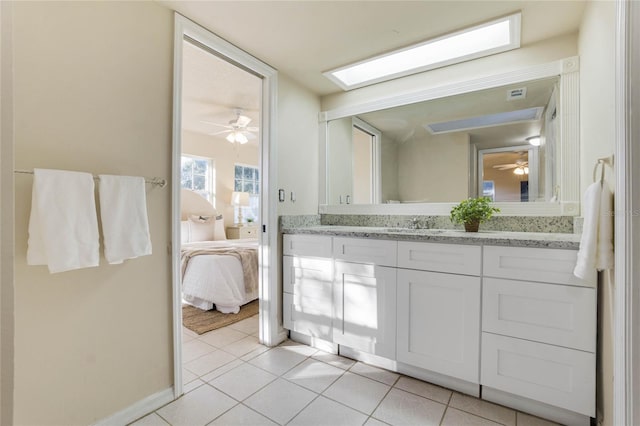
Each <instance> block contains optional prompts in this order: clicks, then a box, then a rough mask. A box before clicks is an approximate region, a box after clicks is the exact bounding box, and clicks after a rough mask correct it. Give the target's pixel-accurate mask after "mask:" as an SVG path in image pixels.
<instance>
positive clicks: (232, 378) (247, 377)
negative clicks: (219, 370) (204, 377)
mask: <svg viewBox="0 0 640 426" xmlns="http://www.w3.org/2000/svg"><path fill="white" fill-rule="evenodd" d="M277 378H278V377H277V376H274V375H273V374H271V373H269V372H267V371H264V370H262V369H260V368H258V367H254V366H253V365H251V364H247V363H243V364H242V365H240V366H238V367H236V368H234V369H233V370H230V371H228V372H226V373H224V374H223V375H221V376H220V377H218V378H216V379H214V380H212V381H210V382H209V384H211V385H212V386H214V387H215V388H217V389H219V390H221V391H222V392H224V393H226V394H227V395H229V396H231V397H232V398H235V399H237V400H238V401H242V400H244V399H245V398H247V397H249V396H250V395H252V394H253V393H255V392H257V391H259V390H260V389H262V388H263V387H265V386H266V385H268V384H269V383H271V382H272V381H274V380H275V379H277Z"/></svg>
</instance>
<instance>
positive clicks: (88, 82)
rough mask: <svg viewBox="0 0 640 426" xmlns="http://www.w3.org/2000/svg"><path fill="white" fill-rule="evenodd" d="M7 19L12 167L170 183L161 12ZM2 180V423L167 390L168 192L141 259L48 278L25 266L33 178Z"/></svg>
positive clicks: (31, 7) (168, 65)
mask: <svg viewBox="0 0 640 426" xmlns="http://www.w3.org/2000/svg"><path fill="white" fill-rule="evenodd" d="M14 12H15V14H14V26H13V30H14V32H13V37H14V54H15V57H14V66H15V80H14V83H15V85H14V90H15V92H14V93H15V167H16V168H18V169H28V170H31V169H33V168H34V167H43V168H60V169H68V170H80V171H87V172H91V173H94V174H97V173H112V174H129V175H142V176H159V177H165V178H167V179H170V178H171V169H170V165H171V121H172V120H171V116H172V92H171V90H172V68H173V13H172V12H171V11H170V10H168V9H166V8H164V7H162V6H159V5H158V4H156V3H153V2H37V3H36V2H16V3H14ZM3 154H4V152H3ZM15 182H16V183H15V213H16V216H15V235H16V244H15V313H16V317H15V406H14V408H15V418H14V423H15V424H17V425H54V424H55V425H83V424H91V423H94V422H96V421H97V420H100V419H103V418H105V417H107V416H109V415H111V414H113V413H115V412H117V411H120V410H122V409H124V408H126V407H128V406H130V405H131V404H133V403H135V402H138V401H139V400H141V399H143V398H145V397H147V396H149V395H152V394H154V393H156V392H159V391H162V390H165V389H168V388H170V387H171V385H172V382H173V372H172V370H173V356H172V331H171V329H172V328H171V266H170V265H171V262H170V255H169V254H168V252H167V247H168V246H169V244H170V229H171V226H170V211H171V202H170V199H171V191H170V189H169V188H170V186H168V187H166V188H163V189H161V188H153V189H152V188H151V187H148V191H147V206H148V212H149V224H150V231H151V240H152V244H153V255H151V256H145V257H142V258H139V259H135V260H131V261H127V262H125V263H124V264H122V265H107V264H106V263H105V261H104V259H102V261H101V266H99V267H97V268H90V269H81V270H77V271H71V272H64V273H59V274H53V275H50V274H49V273H48V271H47V268H46V267H44V266H27V265H26V258H25V253H26V249H27V223H28V218H29V211H30V207H31V187H32V183H33V177H32V176H30V175H16V177H15ZM4 207H5V204H4V202H3V208H4ZM4 285H5V283H4V281H3V286H4ZM3 385H4V383H3Z"/></svg>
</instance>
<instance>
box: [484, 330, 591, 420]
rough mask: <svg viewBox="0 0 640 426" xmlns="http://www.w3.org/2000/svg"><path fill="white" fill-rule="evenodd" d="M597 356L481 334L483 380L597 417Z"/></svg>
mask: <svg viewBox="0 0 640 426" xmlns="http://www.w3.org/2000/svg"><path fill="white" fill-rule="evenodd" d="M595 371H596V356H595V354H593V353H590V352H583V351H578V350H574V349H567V348H561V347H558V346H552V345H546V344H543V343H537V342H529V341H527V340H522V339H515V338H512V337H504V336H498V335H495V334H491V333H482V364H481V378H480V383H481V384H482V385H483V386H488V387H491V388H494V389H499V390H501V391H504V392H509V393H513V394H515V395H519V396H523V397H525V398H530V399H533V400H536V401H541V402H544V403H546V404H550V405H553V406H556V407H562V408H565V409H567V410H570V411H575V412H577V413H581V414H585V415H587V416H590V417H595V414H596V413H595V403H596V394H595V386H596V378H595Z"/></svg>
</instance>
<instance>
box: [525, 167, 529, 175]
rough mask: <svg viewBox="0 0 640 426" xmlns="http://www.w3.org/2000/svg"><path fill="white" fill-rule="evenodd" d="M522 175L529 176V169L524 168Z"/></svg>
mask: <svg viewBox="0 0 640 426" xmlns="http://www.w3.org/2000/svg"><path fill="white" fill-rule="evenodd" d="M524 174H525V175H528V174H529V167H527V166H524Z"/></svg>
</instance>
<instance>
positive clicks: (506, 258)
mask: <svg viewBox="0 0 640 426" xmlns="http://www.w3.org/2000/svg"><path fill="white" fill-rule="evenodd" d="M577 255H578V252H577V251H576V250H561V249H544V248H528V247H496V246H485V247H484V263H483V267H484V270H483V271H484V272H483V275H484V276H487V277H496V278H513V279H516V280H527V281H542V282H548V283H557V284H568V285H576V286H582V287H595V285H596V271H595V269H594V270H593V273H592V274H590V276H589V278H588V279H586V280H581V279H579V278H577V277H576V276H575V275H573V269H574V268H575V266H576V258H577Z"/></svg>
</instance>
